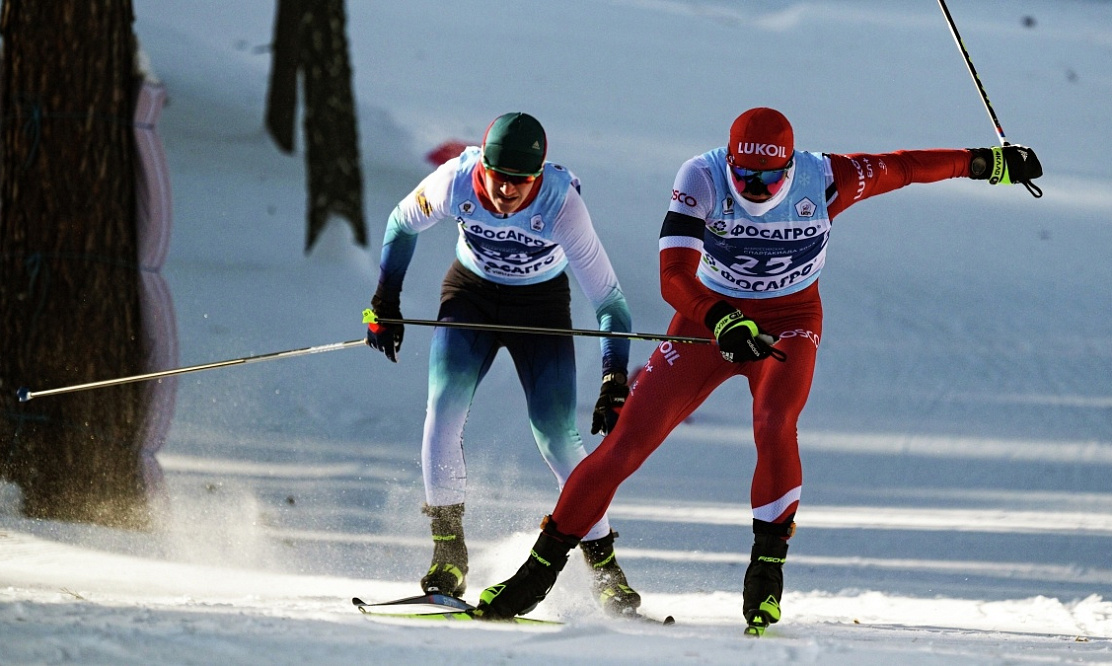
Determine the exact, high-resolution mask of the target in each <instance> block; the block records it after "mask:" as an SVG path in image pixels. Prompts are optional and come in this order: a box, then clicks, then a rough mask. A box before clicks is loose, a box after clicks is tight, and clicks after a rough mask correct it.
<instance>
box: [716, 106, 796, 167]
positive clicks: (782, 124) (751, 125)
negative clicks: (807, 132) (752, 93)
mask: <svg viewBox="0 0 1112 666" xmlns="http://www.w3.org/2000/svg"><path fill="white" fill-rule="evenodd" d="M794 149H795V137H794V135H793V134H792V125H791V123H789V122H788V119H787V118H785V117H784V114H782V113H780V112H779V111H777V110H776V109H769V108H766V107H758V108H756V109H749V110H748V111H746V112H745V113H743V114H741V115H740V116H738V117H737V119H736V120H734V124H733V125H730V143H729V146H728V150H729V152H730V156H731V157H732V158H733V161H734V166H739V167H741V168H743V169H757V170H761V171H767V170H770V169H780V168H783V167H784V166H785V165H787V163H788V162H789V161H790V160H791V158H792V151H793V150H794Z"/></svg>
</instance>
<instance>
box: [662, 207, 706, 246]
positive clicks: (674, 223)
mask: <svg viewBox="0 0 1112 666" xmlns="http://www.w3.org/2000/svg"><path fill="white" fill-rule="evenodd" d="M705 227H706V224H705V223H704V222H703V221H702V220H700V219H699V218H697V217H692V216H691V215H684V214H683V213H677V212H675V211H671V210H670V211H668V214H667V215H665V216H664V224H662V225H661V226H660V237H661V238H664V237H666V236H690V237H691V238H698V239H700V240H702V238H703V230H704V228H705Z"/></svg>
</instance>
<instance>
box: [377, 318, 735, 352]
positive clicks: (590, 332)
mask: <svg viewBox="0 0 1112 666" xmlns="http://www.w3.org/2000/svg"><path fill="white" fill-rule="evenodd" d="M373 316H374V320H373V322H372V321H371V320H369V319H367V317H368V311H364V312H363V319H364V323H379V324H396V325H397V324H400V325H403V326H404V325H410V326H440V327H441V328H467V329H471V330H475V331H494V332H501V333H531V334H536V335H580V336H584V337H591V338H625V339H627V340H649V341H656V342H682V343H685V344H688V343H690V344H707V343H711V342H714V341H715V340H714V338H696V337H690V336H686V335H665V334H657V333H625V332H622V331H596V330H594V329H590V328H546V327H543V326H511V325H509V324H473V323H470V322H465V321H436V320H432V319H393V318H390V317H379V316H378V315H373Z"/></svg>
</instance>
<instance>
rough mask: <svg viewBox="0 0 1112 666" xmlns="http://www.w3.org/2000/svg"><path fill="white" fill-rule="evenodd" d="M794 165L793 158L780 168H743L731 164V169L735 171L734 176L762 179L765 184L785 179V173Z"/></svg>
mask: <svg viewBox="0 0 1112 666" xmlns="http://www.w3.org/2000/svg"><path fill="white" fill-rule="evenodd" d="M791 167H792V160H788V163H787V164H785V165H784V166H782V167H780V168H779V169H743V168H742V167H739V166H734V165H733V164H730V171H731V172H733V174H734V178H737V179H738V180H742V181H760V182H761V183H763V184H765V185H772V184H774V183H779V182H780V181H781V180H783V179H784V174H786V173H787V172H788V169H790V168H791Z"/></svg>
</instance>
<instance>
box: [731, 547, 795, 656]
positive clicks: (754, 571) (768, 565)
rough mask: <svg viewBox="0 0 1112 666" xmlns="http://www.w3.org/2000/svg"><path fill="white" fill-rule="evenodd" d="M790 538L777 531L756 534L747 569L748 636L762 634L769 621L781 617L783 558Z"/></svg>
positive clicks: (744, 608)
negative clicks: (776, 532) (775, 532)
mask: <svg viewBox="0 0 1112 666" xmlns="http://www.w3.org/2000/svg"><path fill="white" fill-rule="evenodd" d="M787 557H788V541H787V539H786V538H785V537H783V536H780V535H778V534H757V535H755V536H754V538H753V552H752V554H751V555H750V558H749V568H748V569H746V570H745V588H744V591H743V592H742V612H744V613H745V621H746V622H747V623H748V624H749V626H748V627H746V629H745V633H746V635H748V636H762V635H764V632H765V629H767V628H768V626H769V625H771V624H775V623H776V622H778V621H779V620H780V598H781V597H782V596H783V595H784V570H783V567H784V561H785V560H787Z"/></svg>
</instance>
